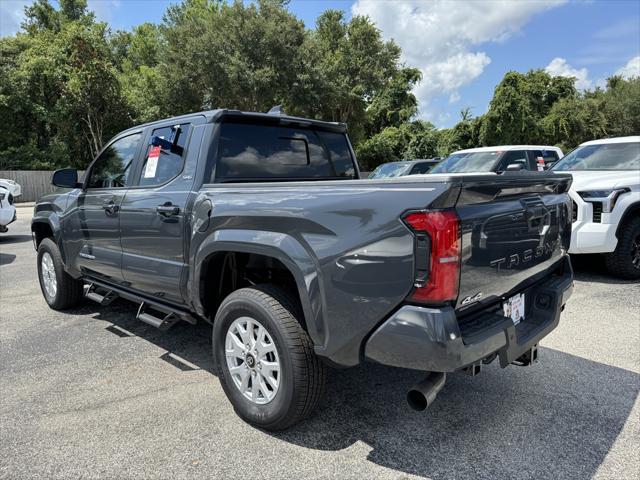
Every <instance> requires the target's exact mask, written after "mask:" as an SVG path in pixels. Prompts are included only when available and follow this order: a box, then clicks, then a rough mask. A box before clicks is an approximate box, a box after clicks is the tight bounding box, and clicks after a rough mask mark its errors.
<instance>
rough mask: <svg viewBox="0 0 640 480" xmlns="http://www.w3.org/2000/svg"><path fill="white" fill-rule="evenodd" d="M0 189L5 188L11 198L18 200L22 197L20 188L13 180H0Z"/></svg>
mask: <svg viewBox="0 0 640 480" xmlns="http://www.w3.org/2000/svg"><path fill="white" fill-rule="evenodd" d="M0 187H2V188H6V189H7V190H9V191H10V192H11V195H13V198H14V199H15V198H18V197H19V196H20V195H22V188H21V187H20V184H19V183H16V182H14V181H13V180H9V179H7V178H0Z"/></svg>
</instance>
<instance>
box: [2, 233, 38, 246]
mask: <svg viewBox="0 0 640 480" xmlns="http://www.w3.org/2000/svg"><path fill="white" fill-rule="evenodd" d="M30 241H31V235H11V234H10V233H7V234H3V235H0V246H4V245H11V244H12V243H22V242H30Z"/></svg>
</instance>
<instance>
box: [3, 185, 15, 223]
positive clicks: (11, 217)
mask: <svg viewBox="0 0 640 480" xmlns="http://www.w3.org/2000/svg"><path fill="white" fill-rule="evenodd" d="M15 220H16V207H15V205H14V204H13V194H12V193H11V192H10V191H9V190H8V189H6V188H4V187H0V233H6V232H7V231H8V228H7V226H8V225H9V224H10V223H12V222H14V221H15Z"/></svg>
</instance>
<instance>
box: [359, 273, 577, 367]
mask: <svg viewBox="0 0 640 480" xmlns="http://www.w3.org/2000/svg"><path fill="white" fill-rule="evenodd" d="M565 261H566V262H567V267H566V268H564V273H563V274H562V275H554V276H552V277H550V278H548V279H546V280H545V281H543V282H541V283H538V284H536V285H535V286H533V287H531V288H529V289H526V290H525V292H526V297H527V306H526V319H525V320H523V321H522V322H520V323H519V324H518V325H514V324H513V322H512V321H511V319H509V318H507V317H504V316H502V315H501V314H498V313H496V312H495V311H494V312H491V313H487V312H484V313H482V314H479V315H477V316H475V317H474V318H473V319H471V321H469V319H464V320H462V321H460V322H459V321H458V319H457V318H456V314H455V311H454V309H453V308H451V307H445V308H425V307H418V306H413V305H405V306H403V307H401V308H400V309H399V310H398V311H397V312H395V313H394V314H393V315H392V316H391V317H390V318H388V319H387V320H386V321H385V322H384V323H383V324H382V325H381V326H380V327H379V328H378V329H377V330H376V331H375V332H374V333H373V334H372V335H371V337H370V338H369V340H368V341H367V343H366V345H365V357H366V358H367V359H369V360H373V361H375V362H378V363H382V364H385V365H391V366H395V367H402V368H412V369H416V370H424V371H431V372H452V371H455V370H458V369H461V368H464V367H466V366H469V365H472V364H474V363H476V362H479V361H481V360H482V359H483V358H486V357H488V356H490V355H492V354H494V353H496V354H497V355H498V356H499V358H500V364H501V366H502V367H506V366H507V365H509V364H510V363H511V362H513V361H514V360H516V359H517V358H518V357H520V356H521V355H523V354H524V353H525V352H527V351H528V350H529V349H530V348H531V347H532V346H534V345H536V344H537V343H538V342H539V341H540V340H541V339H542V338H544V337H545V336H547V335H548V334H549V333H550V332H551V331H552V330H553V329H554V328H556V326H557V325H558V322H559V321H560V313H561V312H562V309H563V306H564V305H565V303H566V302H567V300H568V299H569V297H570V296H571V293H572V291H573V274H572V272H571V267H570V265H569V263H568V260H565ZM516 293H517V292H516ZM478 325H480V328H477V327H478Z"/></svg>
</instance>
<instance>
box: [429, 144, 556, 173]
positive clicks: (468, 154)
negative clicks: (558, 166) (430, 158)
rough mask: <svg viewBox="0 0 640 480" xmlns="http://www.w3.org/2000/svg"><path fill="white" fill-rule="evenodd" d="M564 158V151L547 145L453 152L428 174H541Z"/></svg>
mask: <svg viewBox="0 0 640 480" xmlns="http://www.w3.org/2000/svg"><path fill="white" fill-rule="evenodd" d="M561 158H562V150H560V149H559V148H558V147H552V146H548V145H499V146H495V147H478V148H467V149H466V150H458V151H457V152H453V153H452V154H451V155H449V156H448V157H447V158H445V159H444V160H442V161H441V162H440V163H439V164H438V165H436V166H435V167H433V168H432V169H431V170H430V171H429V173H478V172H503V171H505V170H512V169H515V170H530V171H534V172H542V171H544V170H546V169H547V168H549V166H550V165H553V164H554V163H556V162H557V161H558V160H559V159H561Z"/></svg>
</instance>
